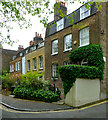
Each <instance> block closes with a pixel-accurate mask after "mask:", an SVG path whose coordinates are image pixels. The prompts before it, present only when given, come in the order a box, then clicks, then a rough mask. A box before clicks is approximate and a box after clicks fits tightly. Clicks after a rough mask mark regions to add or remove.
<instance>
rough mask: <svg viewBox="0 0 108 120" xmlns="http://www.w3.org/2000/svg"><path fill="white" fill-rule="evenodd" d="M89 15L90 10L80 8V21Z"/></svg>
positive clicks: (83, 7)
mask: <svg viewBox="0 0 108 120" xmlns="http://www.w3.org/2000/svg"><path fill="white" fill-rule="evenodd" d="M89 15H90V10H88V9H87V8H85V5H84V6H82V7H81V8H80V20H82V19H84V18H86V17H88V16H89Z"/></svg>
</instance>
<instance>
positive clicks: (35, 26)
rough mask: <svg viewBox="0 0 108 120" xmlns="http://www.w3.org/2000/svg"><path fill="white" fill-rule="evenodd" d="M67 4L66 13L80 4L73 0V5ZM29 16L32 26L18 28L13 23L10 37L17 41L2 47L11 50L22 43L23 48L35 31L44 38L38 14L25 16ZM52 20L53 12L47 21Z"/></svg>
mask: <svg viewBox="0 0 108 120" xmlns="http://www.w3.org/2000/svg"><path fill="white" fill-rule="evenodd" d="M51 2H52V3H51V5H53V4H54V3H55V2H56V0H51ZM66 6H67V14H69V13H71V12H72V11H74V10H76V9H77V8H79V7H80V6H81V4H80V3H79V2H77V1H76V2H75V3H74V5H70V4H66ZM27 17H30V19H31V23H32V26H31V27H30V28H28V29H22V30H21V29H20V28H19V26H18V25H17V24H15V23H14V24H13V25H14V29H13V30H12V31H11V39H12V40H14V41H16V40H18V41H17V43H14V44H13V46H9V45H7V44H4V45H3V48H4V49H11V50H18V46H19V45H23V46H24V48H26V47H28V46H29V42H30V41H31V40H33V37H35V32H37V33H39V34H42V37H43V39H44V37H45V30H46V29H45V28H44V26H43V24H42V23H40V20H39V18H38V16H27ZM53 20H54V14H52V15H50V19H49V20H48V22H51V21H53Z"/></svg>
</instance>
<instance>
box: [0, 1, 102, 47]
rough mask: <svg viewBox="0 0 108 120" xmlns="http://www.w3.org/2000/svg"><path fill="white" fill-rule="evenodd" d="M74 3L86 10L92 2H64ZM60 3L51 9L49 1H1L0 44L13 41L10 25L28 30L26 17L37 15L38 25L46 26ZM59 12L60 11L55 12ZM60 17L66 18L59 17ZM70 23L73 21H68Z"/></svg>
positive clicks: (99, 6)
mask: <svg viewBox="0 0 108 120" xmlns="http://www.w3.org/2000/svg"><path fill="white" fill-rule="evenodd" d="M75 1H78V2H80V3H81V4H85V3H86V4H85V7H86V8H87V9H90V7H91V5H92V4H93V1H90V2H89V1H88V2H84V1H81V0H64V2H66V3H68V4H74V2H75ZM59 3H60V2H58V5H57V6H56V7H51V0H32V1H28V0H26V1H10V0H8V2H7V0H3V1H1V2H0V36H1V38H0V44H3V43H7V44H10V45H12V44H13V43H14V42H15V41H13V40H11V36H10V30H11V29H13V26H11V23H17V24H18V25H19V27H20V28H21V29H22V28H24V27H25V28H28V27H30V26H31V22H30V19H27V17H26V16H27V15H32V16H35V15H38V17H39V18H40V23H42V24H43V25H44V27H46V26H47V22H48V19H49V15H50V14H53V13H54V12H53V11H54V10H53V9H57V8H59V7H60V4H59ZM97 8H98V9H100V8H101V5H100V2H98V3H97ZM57 12H60V10H57ZM61 17H66V16H65V15H63V14H62V15H61ZM70 21H73V20H71V19H70ZM3 29H7V34H6V36H4V34H3Z"/></svg>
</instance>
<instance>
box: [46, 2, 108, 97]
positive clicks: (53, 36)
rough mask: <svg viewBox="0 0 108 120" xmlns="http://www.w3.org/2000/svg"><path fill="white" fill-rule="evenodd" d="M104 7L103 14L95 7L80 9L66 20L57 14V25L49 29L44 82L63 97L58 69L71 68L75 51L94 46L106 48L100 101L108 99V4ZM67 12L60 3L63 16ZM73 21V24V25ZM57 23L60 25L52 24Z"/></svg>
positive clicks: (47, 31) (55, 18)
mask: <svg viewBox="0 0 108 120" xmlns="http://www.w3.org/2000/svg"><path fill="white" fill-rule="evenodd" d="M56 4H57V3H56ZM101 4H102V9H101V10H97V8H96V4H95V3H94V4H93V5H92V6H91V9H90V10H88V9H86V8H85V6H81V7H80V8H78V9H77V10H76V11H74V12H72V13H71V14H69V15H67V17H65V18H60V16H59V14H57V13H55V14H54V21H52V22H51V23H49V24H48V26H47V29H46V36H45V61H46V62H45V79H46V80H50V81H51V83H54V84H55V86H56V87H58V88H60V89H61V91H62V94H63V89H62V88H63V86H62V81H61V79H60V76H59V75H58V67H59V66H61V65H68V64H70V61H69V59H68V56H69V53H70V52H71V51H72V50H74V49H76V48H78V47H82V46H86V45H88V44H91V43H93V44H100V45H101V46H102V48H103V56H104V58H103V59H104V61H105V70H104V80H102V81H101V98H102V99H104V98H105V97H106V90H107V85H108V58H107V57H108V49H107V45H108V39H107V38H108V21H107V18H108V8H107V6H108V2H105V3H101ZM64 8H65V4H63V2H61V5H60V9H61V11H62V12H63V13H66V11H65V12H64V10H67V9H64ZM56 16H57V17H56ZM70 19H71V20H72V19H73V20H72V21H71V22H70ZM54 22H55V23H56V24H57V25H55V24H53V23H54ZM50 25H51V27H50ZM74 25H75V26H74ZM84 62H85V61H82V63H79V64H85V63H84Z"/></svg>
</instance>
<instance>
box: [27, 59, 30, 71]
mask: <svg viewBox="0 0 108 120" xmlns="http://www.w3.org/2000/svg"><path fill="white" fill-rule="evenodd" d="M27 65H28V66H27V68H28V71H30V60H28V61H27Z"/></svg>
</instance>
